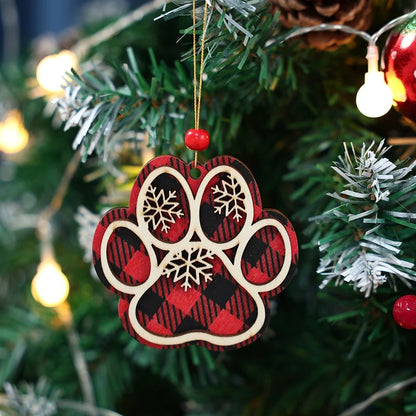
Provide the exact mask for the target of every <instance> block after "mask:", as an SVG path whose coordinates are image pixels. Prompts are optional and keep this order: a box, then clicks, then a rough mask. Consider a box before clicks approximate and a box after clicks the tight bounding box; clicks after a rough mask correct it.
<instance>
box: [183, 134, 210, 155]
mask: <svg viewBox="0 0 416 416" xmlns="http://www.w3.org/2000/svg"><path fill="white" fill-rule="evenodd" d="M185 145H186V147H187V148H188V149H190V150H194V151H195V152H199V151H202V150H205V149H206V148H207V147H208V145H209V134H208V132H207V131H205V130H202V129H189V130H188V131H187V132H186V134H185Z"/></svg>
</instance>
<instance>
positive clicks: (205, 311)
mask: <svg viewBox="0 0 416 416" xmlns="http://www.w3.org/2000/svg"><path fill="white" fill-rule="evenodd" d="M193 168H194V164H193V163H191V164H186V163H185V162H183V161H182V160H180V159H178V158H176V157H172V156H160V157H157V158H155V159H153V160H151V161H150V162H149V163H148V164H147V165H146V166H145V167H144V168H143V169H142V171H141V172H140V174H139V175H138V177H137V179H136V181H135V184H134V186H133V189H132V192H131V197H130V203H129V207H128V208H117V209H112V210H110V211H109V212H107V213H106V214H105V215H104V217H103V218H102V220H101V222H100V223H99V224H98V226H97V229H96V232H95V236H94V243H93V261H94V266H95V269H96V271H97V274H98V276H99V277H100V279H101V281H102V282H103V283H104V285H106V286H107V287H108V288H109V289H110V290H112V291H113V292H115V293H117V294H118V295H119V296H120V300H119V316H120V318H121V320H122V323H123V326H124V328H125V329H126V330H127V332H128V333H129V334H130V335H131V336H132V337H134V338H135V339H137V340H138V341H140V342H141V343H143V344H146V345H149V346H152V347H155V348H178V347H182V346H185V345H189V344H197V345H202V346H205V347H208V348H210V349H213V350H224V349H227V348H239V347H242V346H245V345H247V344H249V343H251V342H253V341H255V340H256V339H258V338H259V337H260V335H261V334H262V332H263V331H264V330H265V328H266V326H267V323H268V320H269V315H270V307H269V298H270V297H272V296H275V295H276V294H278V293H280V292H281V291H282V290H283V289H284V288H285V287H286V286H287V285H288V283H289V281H290V279H291V277H292V276H293V274H294V272H295V268H296V263H297V260H298V246H297V240H296V235H295V232H294V230H293V227H292V225H291V224H290V222H289V221H288V219H287V218H286V217H285V216H284V215H283V214H281V213H280V212H278V211H275V210H263V209H262V205H261V198H260V194H259V190H258V187H257V184H256V182H255V180H254V178H253V176H252V174H251V172H250V171H249V170H248V169H247V168H246V167H245V166H244V165H243V164H242V163H241V162H240V161H238V160H237V159H234V158H232V157H229V156H221V157H216V158H214V159H211V160H210V161H208V162H207V163H206V164H205V165H202V164H198V167H197V169H198V170H199V171H200V175H199V177H198V178H197V179H194V178H193V177H192V176H191V171H192V169H193Z"/></svg>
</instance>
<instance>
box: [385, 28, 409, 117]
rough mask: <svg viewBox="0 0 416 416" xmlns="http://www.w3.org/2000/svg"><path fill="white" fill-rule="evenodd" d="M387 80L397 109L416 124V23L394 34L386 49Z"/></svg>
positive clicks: (388, 40) (389, 39)
mask: <svg viewBox="0 0 416 416" xmlns="http://www.w3.org/2000/svg"><path fill="white" fill-rule="evenodd" d="M384 64H385V73H384V74H385V79H386V82H387V85H388V86H389V87H390V88H391V90H392V91H393V100H394V104H395V107H396V109H397V110H398V111H399V112H400V113H401V114H403V115H404V116H406V117H408V118H409V119H410V120H412V121H414V122H416V21H415V20H413V21H412V22H410V23H408V24H407V25H406V26H405V27H404V28H402V30H401V31H399V32H395V33H392V34H391V35H390V36H389V38H388V39H387V42H386V46H385V49H384Z"/></svg>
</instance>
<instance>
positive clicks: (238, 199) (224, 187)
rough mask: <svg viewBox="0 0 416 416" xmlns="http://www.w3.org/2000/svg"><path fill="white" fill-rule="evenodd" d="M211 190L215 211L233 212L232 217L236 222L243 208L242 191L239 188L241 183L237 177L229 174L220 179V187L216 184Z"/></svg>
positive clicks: (226, 213)
mask: <svg viewBox="0 0 416 416" xmlns="http://www.w3.org/2000/svg"><path fill="white" fill-rule="evenodd" d="M211 189H212V191H213V193H214V195H215V196H214V204H215V211H214V212H216V213H218V214H222V212H223V209H224V214H225V215H226V216H227V217H228V215H230V214H233V219H234V220H236V221H237V222H238V221H240V220H241V218H242V214H243V213H244V212H245V209H244V192H243V191H242V189H241V185H240V184H239V183H238V181H237V179H236V178H234V177H232V176H231V175H230V174H229V175H228V176H227V179H223V180H222V181H221V187H220V186H218V185H215V186H213V187H212V188H211Z"/></svg>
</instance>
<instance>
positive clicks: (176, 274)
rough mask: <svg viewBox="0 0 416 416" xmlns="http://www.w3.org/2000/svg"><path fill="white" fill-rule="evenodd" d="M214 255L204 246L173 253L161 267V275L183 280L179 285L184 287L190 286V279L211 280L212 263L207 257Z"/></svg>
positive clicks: (174, 279)
mask: <svg viewBox="0 0 416 416" xmlns="http://www.w3.org/2000/svg"><path fill="white" fill-rule="evenodd" d="M213 257H214V255H213V253H212V252H211V251H209V250H207V249H204V248H196V247H191V248H190V249H189V250H186V249H185V250H182V251H180V252H179V253H176V254H174V256H173V257H172V259H171V261H170V262H169V263H168V264H167V265H166V266H165V268H164V269H163V273H162V275H163V276H166V277H168V278H172V277H173V281H174V282H178V281H180V280H183V283H182V284H181V286H182V287H183V288H184V289H185V292H186V291H187V290H188V288H190V287H191V283H190V281H191V280H192V281H194V282H195V283H196V284H197V285H200V284H201V278H203V279H204V280H205V282H208V281H209V280H212V277H211V276H212V273H211V270H212V264H211V263H209V261H208V259H212V258H213Z"/></svg>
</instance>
